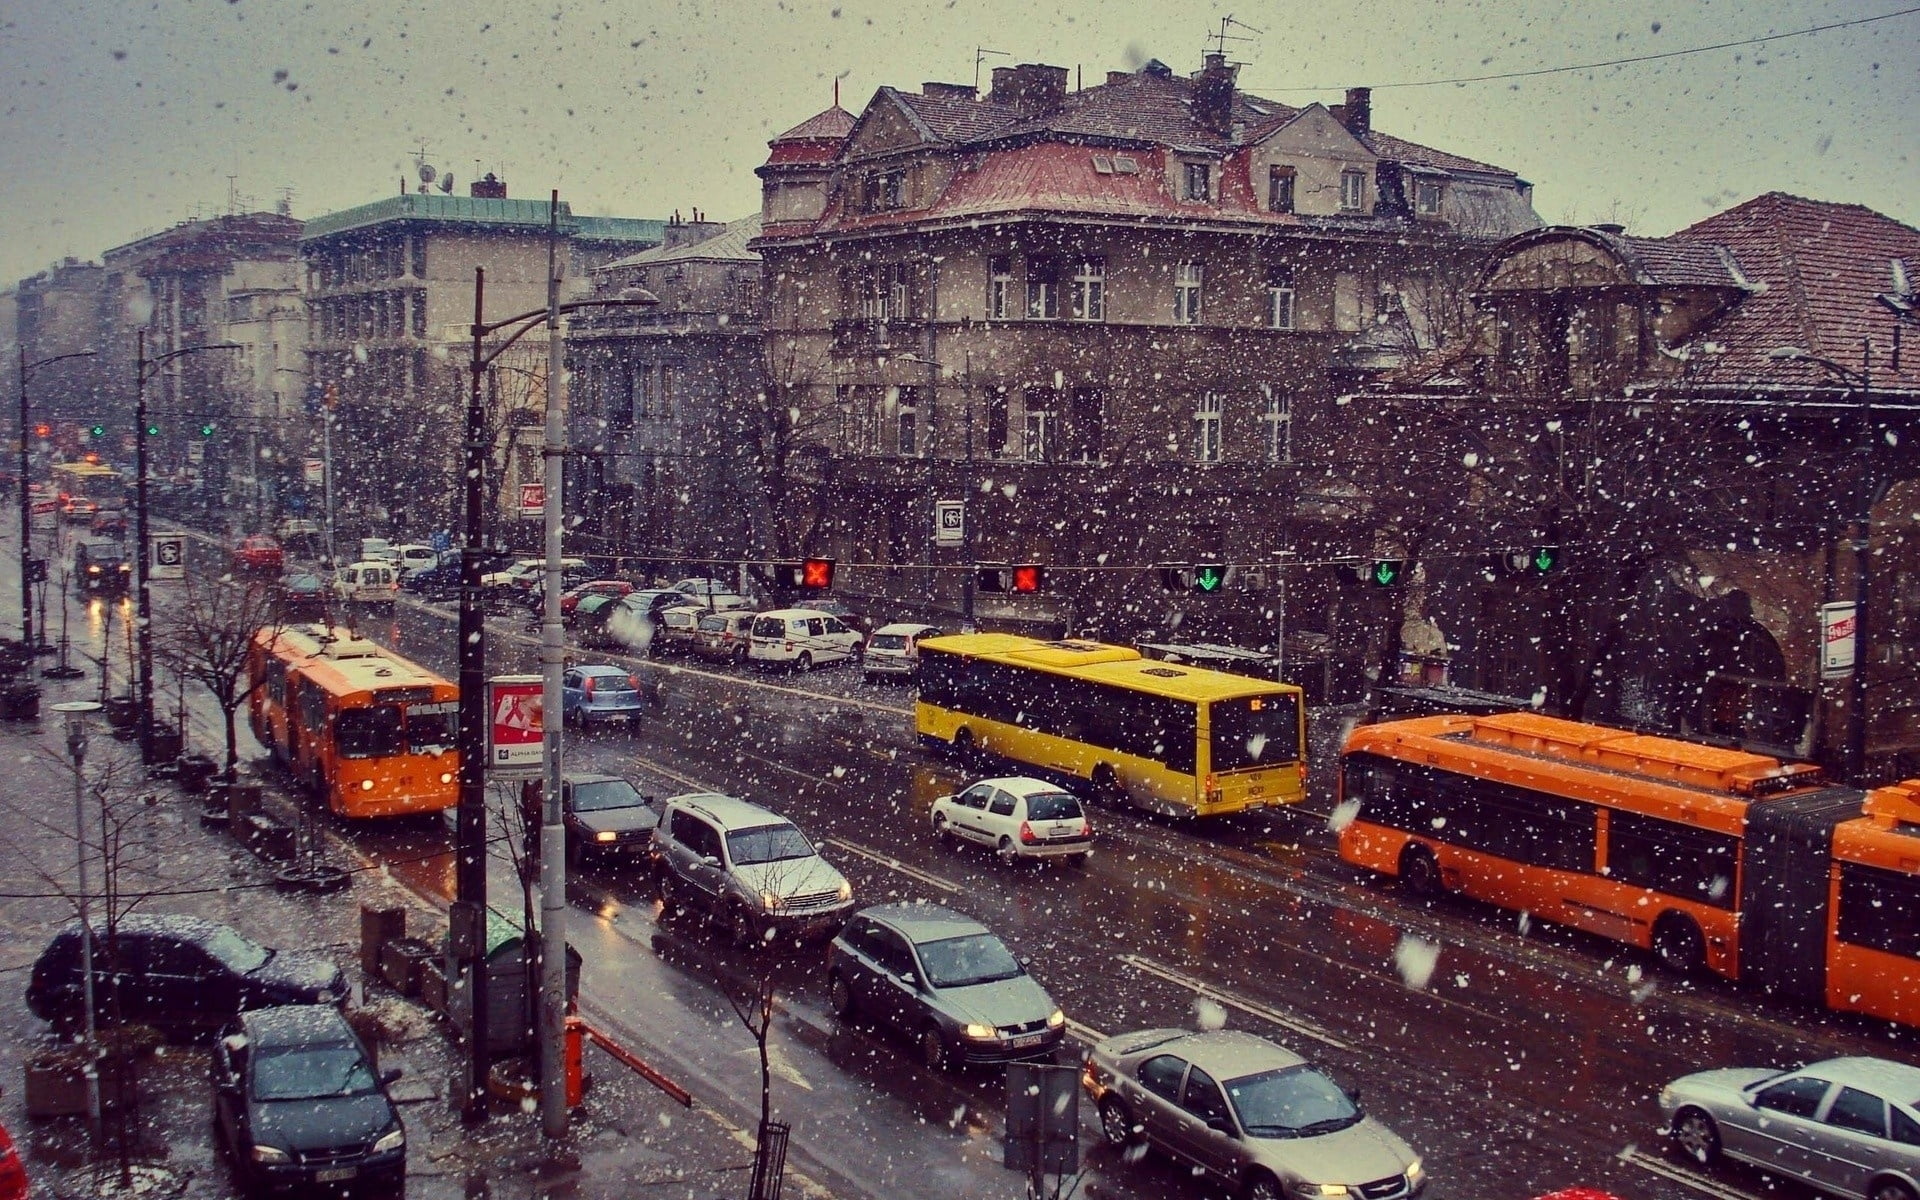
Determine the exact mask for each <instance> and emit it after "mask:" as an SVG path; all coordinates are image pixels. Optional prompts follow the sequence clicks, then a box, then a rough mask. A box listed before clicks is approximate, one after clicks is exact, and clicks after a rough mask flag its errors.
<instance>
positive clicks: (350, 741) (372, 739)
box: [333, 704, 407, 758]
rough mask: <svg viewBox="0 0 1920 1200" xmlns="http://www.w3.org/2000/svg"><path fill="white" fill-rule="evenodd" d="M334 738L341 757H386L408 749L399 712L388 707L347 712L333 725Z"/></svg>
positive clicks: (373, 706)
mask: <svg viewBox="0 0 1920 1200" xmlns="http://www.w3.org/2000/svg"><path fill="white" fill-rule="evenodd" d="M333 739H334V745H335V746H337V747H338V748H339V751H340V754H341V756H342V757H343V758H387V757H390V756H392V755H395V754H405V753H406V749H407V742H406V738H405V737H404V736H403V735H402V733H401V725H400V710H399V709H398V708H397V707H395V706H394V705H391V704H375V705H371V706H369V707H367V708H350V709H347V710H346V711H345V712H343V713H341V714H340V719H339V720H338V721H337V722H335V723H334V727H333Z"/></svg>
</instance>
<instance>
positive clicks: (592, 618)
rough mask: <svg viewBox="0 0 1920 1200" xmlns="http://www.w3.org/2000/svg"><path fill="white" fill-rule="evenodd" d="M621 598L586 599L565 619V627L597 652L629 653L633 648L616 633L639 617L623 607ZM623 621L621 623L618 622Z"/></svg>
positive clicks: (580, 641) (593, 597)
mask: <svg viewBox="0 0 1920 1200" xmlns="http://www.w3.org/2000/svg"><path fill="white" fill-rule="evenodd" d="M620 601H621V597H619V596H582V597H581V598H580V603H578V604H576V605H574V608H573V611H572V612H571V613H569V614H567V615H566V616H565V617H563V618H561V624H562V625H565V626H567V627H568V628H570V629H572V630H573V636H574V640H575V641H577V642H579V643H580V645H582V646H586V647H589V648H591V649H596V650H625V649H630V648H631V647H630V646H629V644H628V643H627V641H626V640H624V639H623V638H621V637H620V636H618V634H616V632H615V631H616V630H617V629H622V628H623V623H625V624H636V623H637V622H638V620H639V618H637V617H634V616H633V615H632V614H629V613H627V612H626V611H625V610H624V609H622V608H621V607H620ZM616 618H620V620H616Z"/></svg>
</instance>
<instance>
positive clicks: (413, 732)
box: [407, 709, 455, 754]
mask: <svg viewBox="0 0 1920 1200" xmlns="http://www.w3.org/2000/svg"><path fill="white" fill-rule="evenodd" d="M453 722H454V714H453V713H438V712H421V711H420V710H419V709H408V710H407V746H408V749H409V751H410V752H411V753H414V754H445V753H447V752H448V751H449V750H452V749H453V747H454V741H455V739H454V733H453Z"/></svg>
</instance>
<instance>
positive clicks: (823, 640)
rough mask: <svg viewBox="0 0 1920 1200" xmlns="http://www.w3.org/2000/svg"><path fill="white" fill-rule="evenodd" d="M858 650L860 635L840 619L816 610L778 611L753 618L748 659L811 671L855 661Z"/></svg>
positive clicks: (790, 609)
mask: <svg viewBox="0 0 1920 1200" xmlns="http://www.w3.org/2000/svg"><path fill="white" fill-rule="evenodd" d="M859 649H860V634H859V633H858V632H857V631H855V630H852V629H849V628H847V627H846V626H845V625H843V624H841V623H840V618H838V617H836V616H833V615H832V614H830V613H823V612H821V611H820V610H819V609H817V608H777V609H774V610H773V611H772V612H763V613H761V614H760V615H759V616H757V617H755V618H754V619H753V634H752V636H751V637H750V638H749V639H748V641H747V660H748V661H749V662H756V663H766V664H776V663H777V664H780V665H782V666H790V667H792V668H794V669H795V670H797V671H810V670H812V669H813V668H814V667H816V666H819V665H820V664H822V663H830V662H838V661H839V660H841V659H845V658H852V657H853V656H854V655H855V654H856V653H857V652H858V651H859Z"/></svg>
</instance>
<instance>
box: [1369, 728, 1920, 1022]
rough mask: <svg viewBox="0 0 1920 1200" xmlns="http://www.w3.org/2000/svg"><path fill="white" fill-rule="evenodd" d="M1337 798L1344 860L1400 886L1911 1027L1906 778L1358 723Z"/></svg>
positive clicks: (1619, 734)
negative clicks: (1862, 781)
mask: <svg viewBox="0 0 1920 1200" xmlns="http://www.w3.org/2000/svg"><path fill="white" fill-rule="evenodd" d="M1340 789H1341V796H1340V798H1341V807H1340V809H1339V814H1340V823H1341V825H1342V828H1341V832H1340V853H1341V857H1343V858H1345V859H1346V860H1347V861H1348V862H1351V863H1354V864H1356V865H1358V866H1362V867H1366V868H1369V869H1371V870H1375V871H1379V872H1383V873H1385V874H1388V875H1394V876H1397V877H1398V878H1399V880H1400V883H1401V885H1402V886H1403V887H1405V888H1407V889H1408V890H1409V891H1412V892H1415V893H1419V894H1435V893H1439V892H1442V891H1457V892H1460V893H1462V894H1464V895H1467V896H1470V897H1472V898H1474V899H1477V900H1481V901H1485V902H1487V903H1490V904H1497V905H1500V906H1502V907H1505V908H1510V909H1515V910H1521V911H1525V912H1528V913H1532V914H1535V915H1537V916H1540V917H1543V918H1545V919H1548V920H1552V921H1557V922H1559V923H1561V924H1564V925H1571V926H1574V927H1576V928H1580V929H1584V930H1587V931H1589V932H1591V933H1596V934H1599V935H1601V936H1603V937H1608V938H1612V939H1614V940H1616V941H1620V942H1624V943H1627V944H1629V945H1633V946H1639V947H1642V948H1645V949H1650V950H1651V951H1652V952H1653V953H1654V954H1655V955H1656V956H1657V957H1658V958H1659V959H1660V960H1661V961H1662V962H1663V963H1664V964H1666V965H1667V966H1668V967H1670V968H1672V969H1674V970H1677V971H1682V972H1699V971H1712V972H1714V973H1715V974H1718V975H1721V976H1724V977H1726V978H1728V979H1733V980H1738V981H1740V982H1742V983H1745V984H1748V985H1751V986H1754V987H1758V988H1760V989H1762V990H1764V991H1768V992H1772V993H1775V994H1778V995H1783V996H1788V997H1791V998H1794V999H1799V1000H1803V1001H1807V1002H1810V1003H1815V1004H1824V1005H1827V1006H1829V1007H1832V1008H1836V1009H1842V1010H1847V1011H1855V1012H1862V1013H1868V1014H1871V1015H1874V1016H1880V1017H1885V1018H1887V1019H1889V1020H1895V1021H1900V1022H1902V1023H1905V1024H1913V1025H1920V921H1916V919H1915V914H1916V913H1920V907H1916V905H1920V783H1914V784H1908V785H1902V786H1901V787H1897V788H1883V789H1879V790H1878V791H1875V792H1874V793H1872V794H1871V795H1869V794H1865V793H1862V792H1861V791H1859V790H1857V789H1854V788H1847V787H1839V786H1834V785H1832V784H1829V783H1828V782H1827V781H1826V780H1825V779H1824V778H1823V777H1822V775H1821V773H1820V769H1819V768H1818V767H1815V766H1811V765H1808V764H1804V763H1791V762H1783V761H1781V760H1780V759H1777V758H1771V757H1768V756H1766V755H1762V754H1753V753H1748V752H1746V751H1741V750H1732V749H1725V748H1721V747H1715V746H1705V745H1700V744H1697V743H1692V742H1686V741H1681V740H1678V739H1674V738H1663V737H1652V736H1647V735H1643V734H1636V733H1631V732H1627V731H1623V730H1619V729H1611V728H1607V727H1604V726H1598V725H1588V724H1583V723H1581V722H1577V721H1567V720H1562V719H1559V718H1556V717H1547V716H1541V715H1539V714H1537V713H1500V714H1494V715H1491V716H1480V717H1473V716H1435V717H1420V718H1415V719H1412V720H1404V721H1389V722H1384V723H1381V724H1378V725H1366V726H1361V727H1360V728H1358V729H1355V730H1354V731H1353V733H1352V734H1351V735H1350V736H1349V738H1348V740H1347V745H1346V749H1345V751H1344V753H1343V755H1342V760H1341V778H1340Z"/></svg>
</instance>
